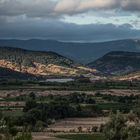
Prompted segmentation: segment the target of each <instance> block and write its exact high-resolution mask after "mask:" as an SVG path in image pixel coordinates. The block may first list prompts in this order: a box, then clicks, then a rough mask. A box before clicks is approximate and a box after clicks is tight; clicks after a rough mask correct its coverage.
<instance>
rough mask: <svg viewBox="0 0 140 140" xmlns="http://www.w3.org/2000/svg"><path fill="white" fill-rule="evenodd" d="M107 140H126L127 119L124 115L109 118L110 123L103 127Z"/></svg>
mask: <svg viewBox="0 0 140 140" xmlns="http://www.w3.org/2000/svg"><path fill="white" fill-rule="evenodd" d="M105 136H106V138H107V140H127V138H128V129H127V119H126V117H125V116H124V115H122V114H120V113H117V115H112V116H111V121H110V122H109V123H108V124H107V125H106V126H105Z"/></svg>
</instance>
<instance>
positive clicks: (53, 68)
mask: <svg viewBox="0 0 140 140" xmlns="http://www.w3.org/2000/svg"><path fill="white" fill-rule="evenodd" d="M0 67H1V68H6V70H7V69H10V70H11V71H15V72H19V73H22V74H30V75H35V76H42V77H45V76H50V75H53V76H79V75H81V74H88V73H91V74H92V73H96V70H95V69H90V68H87V67H85V66H83V65H81V64H78V63H75V62H74V61H72V60H71V59H68V58H66V57H63V56H61V55H59V54H57V53H54V52H41V51H29V50H24V49H20V48H11V47H0ZM0 74H1V73H0ZM0 76H1V75H0Z"/></svg>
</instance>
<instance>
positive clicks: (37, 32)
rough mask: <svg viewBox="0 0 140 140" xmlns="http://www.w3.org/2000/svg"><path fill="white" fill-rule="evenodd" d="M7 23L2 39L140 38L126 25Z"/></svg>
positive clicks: (137, 32) (4, 26)
mask: <svg viewBox="0 0 140 140" xmlns="http://www.w3.org/2000/svg"><path fill="white" fill-rule="evenodd" d="M33 22H34V21H32V22H31V21H30V23H29V22H24V23H22V24H21V23H20V22H18V23H16V24H15V23H6V24H3V25H2V26H0V38H47V39H56V40H63V41H105V40H114V39H125V38H134V37H140V31H139V30H136V29H133V28H132V26H131V25H129V24H124V25H121V26H115V25H113V24H89V25H76V24H70V23H64V22H59V21H48V22H43V23H42V22H41V23H39V22H34V23H33Z"/></svg>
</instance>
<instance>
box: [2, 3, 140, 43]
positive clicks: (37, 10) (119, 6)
mask: <svg viewBox="0 0 140 140" xmlns="http://www.w3.org/2000/svg"><path fill="white" fill-rule="evenodd" d="M0 38H1V39H9V38H10V39H11V38H12V39H15V38H16V39H32V38H39V39H54V40H61V41H77V42H82V41H83V42H100V41H109V40H118V39H129V38H136V39H140V0H0Z"/></svg>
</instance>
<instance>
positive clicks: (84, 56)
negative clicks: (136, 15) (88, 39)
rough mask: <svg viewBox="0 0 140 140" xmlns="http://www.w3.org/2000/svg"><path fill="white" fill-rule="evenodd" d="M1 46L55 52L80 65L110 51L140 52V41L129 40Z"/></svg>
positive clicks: (4, 42) (10, 42) (35, 41)
mask: <svg viewBox="0 0 140 140" xmlns="http://www.w3.org/2000/svg"><path fill="white" fill-rule="evenodd" d="M0 46H11V47H17V48H23V49H27V50H35V51H53V52H56V53H59V54H61V55H63V56H65V57H67V58H70V59H72V60H75V61H77V62H79V63H83V64H87V63H90V62H92V61H95V60H96V59H98V58H100V57H102V56H103V55H105V54H106V53H109V52H110V51H129V52H140V40H136V39H135V40H134V39H128V40H117V41H109V42H101V43H76V42H60V41H55V40H41V39H31V40H13V39H12V40H0Z"/></svg>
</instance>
